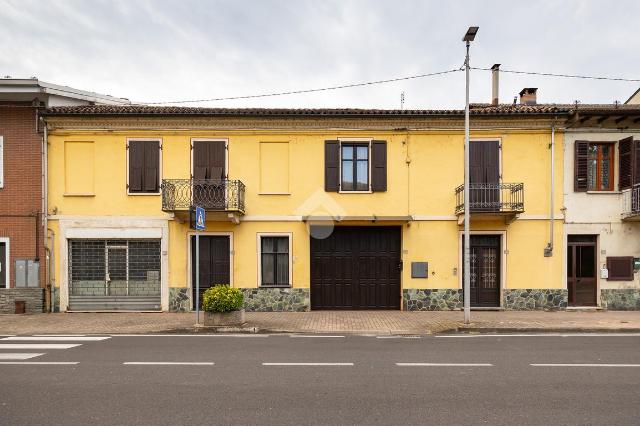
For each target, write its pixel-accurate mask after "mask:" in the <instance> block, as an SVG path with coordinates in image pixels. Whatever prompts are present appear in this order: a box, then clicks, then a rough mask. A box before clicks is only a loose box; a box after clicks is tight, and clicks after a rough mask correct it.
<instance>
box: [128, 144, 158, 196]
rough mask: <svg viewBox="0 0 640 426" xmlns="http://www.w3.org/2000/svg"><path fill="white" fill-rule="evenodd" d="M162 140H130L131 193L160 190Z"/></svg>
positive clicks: (129, 177)
mask: <svg viewBox="0 0 640 426" xmlns="http://www.w3.org/2000/svg"><path fill="white" fill-rule="evenodd" d="M160 149H161V147H160V141H159V140H129V142H128V153H129V158H128V162H129V170H128V179H129V180H128V184H127V187H128V190H129V193H130V194H157V193H159V191H160Z"/></svg>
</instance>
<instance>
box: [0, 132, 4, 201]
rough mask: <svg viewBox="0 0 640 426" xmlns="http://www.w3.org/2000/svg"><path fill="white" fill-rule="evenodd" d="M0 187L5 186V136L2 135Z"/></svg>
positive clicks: (0, 140)
mask: <svg viewBox="0 0 640 426" xmlns="http://www.w3.org/2000/svg"><path fill="white" fill-rule="evenodd" d="M0 188H4V136H2V135H0Z"/></svg>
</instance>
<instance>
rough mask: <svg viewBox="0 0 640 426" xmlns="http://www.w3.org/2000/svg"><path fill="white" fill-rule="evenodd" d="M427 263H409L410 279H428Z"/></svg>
mask: <svg viewBox="0 0 640 426" xmlns="http://www.w3.org/2000/svg"><path fill="white" fill-rule="evenodd" d="M428 277H429V262H411V278H428Z"/></svg>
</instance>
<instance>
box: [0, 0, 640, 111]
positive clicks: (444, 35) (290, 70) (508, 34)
mask: <svg viewBox="0 0 640 426" xmlns="http://www.w3.org/2000/svg"><path fill="white" fill-rule="evenodd" d="M637 16H640V4H639V3H637V2H634V1H622V0H618V1H616V2H610V1H590V2H584V1H564V2H558V1H551V0H548V1H538V2H535V1H529V2H513V1H482V2H477V1H465V2H460V1H459V2H441V1H429V2H427V1H419V0H418V1H408V0H407V1H401V2H400V1H396V2H390V1H374V0H370V1H365V0H353V1H351V0H346V1H295V2H294V1H284V0H282V1H278V0H273V1H268V0H260V1H259V0H254V1H244V2H234V1H180V2H178V1H162V0H154V1H138V0H129V1H61V0H58V1H50V2H46V3H45V2H40V1H24V0H22V1H19V0H0V39H2V40H3V41H4V42H3V43H0V74H2V75H7V74H8V75H12V76H14V77H29V76H32V75H36V76H38V77H39V78H40V79H42V80H45V81H50V82H53V83H58V84H66V85H70V86H74V87H77V88H81V89H87V90H93V91H98V92H103V93H108V94H112V95H116V96H124V97H128V98H130V99H133V100H138V101H167V100H179V99H201V98H211V97H226V96H236V95H247V94H254V93H265V92H274V91H288V90H295V89H308V88H314V87H324V86H332V85H335V84H343V83H351V82H359V81H371V80H378V79H385V78H392V77H398V76H406V75H415V74H422V73H427V72H433V71H440V70H445V69H452V68H457V67H459V66H460V65H461V64H462V62H463V56H464V46H463V43H462V42H461V41H460V39H461V37H462V35H463V33H464V32H465V30H466V28H467V27H468V26H469V25H479V26H480V31H479V33H478V37H477V39H476V41H475V42H474V43H473V46H472V65H475V66H482V67H489V66H491V65H492V64H493V63H496V62H498V63H501V64H502V67H503V68H504V69H516V70H534V71H546V72H559V73H569V74H592V75H611V76H622V77H630V78H638V77H639V76H640V73H639V72H638V70H639V69H640V66H639V65H640V58H639V57H638V55H635V54H634V52H638V51H640V38H638V37H637V36H636V35H635V26H636V25H637V24H636V22H635V21H636V20H637V19H636V18H637ZM490 79H491V77H490V73H488V72H484V71H475V72H473V73H472V96H471V97H472V100H473V101H475V102H482V101H488V100H489V97H490V89H491V84H490ZM463 85H464V75H463V74H462V73H456V74H451V75H447V76H439V77H433V78H427V79H420V80H413V81H406V82H398V83H393V84H386V85H380V86H368V87H364V88H354V89H345V90H340V91H332V92H323V93H317V94H303V95H293V96H286V97H276V98H262V99H257V100H239V101H225V102H216V103H209V104H206V105H211V106H255V107H260V106H293V107H347V106H349V107H379V108H397V107H398V106H399V103H400V92H402V91H404V92H405V93H406V102H405V107H407V108H424V107H441V108H449V107H452V108H456V107H461V106H462V103H463V101H464V98H463V96H464V87H463ZM525 86H526V87H538V88H539V97H540V100H541V101H542V102H571V101H573V100H576V99H579V100H581V101H582V102H585V103H587V102H588V103H593V102H612V101H614V100H616V99H617V100H621V101H624V100H625V99H626V98H627V97H628V95H630V94H631V93H632V92H633V91H634V90H635V89H636V88H637V87H638V86H640V84H634V83H621V82H600V81H589V80H565V79H557V78H549V77H537V76H523V75H508V74H503V75H502V76H501V100H502V101H503V102H510V101H511V100H512V98H513V96H514V95H516V94H517V92H518V91H519V90H520V89H521V88H522V87H525Z"/></svg>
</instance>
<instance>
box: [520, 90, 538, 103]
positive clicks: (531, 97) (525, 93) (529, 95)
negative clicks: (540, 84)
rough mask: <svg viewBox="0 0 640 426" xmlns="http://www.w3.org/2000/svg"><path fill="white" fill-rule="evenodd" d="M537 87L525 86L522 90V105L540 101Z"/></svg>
mask: <svg viewBox="0 0 640 426" xmlns="http://www.w3.org/2000/svg"><path fill="white" fill-rule="evenodd" d="M537 91H538V88H537V87H525V88H524V89H522V90H521V91H520V105H535V104H537V103H538V101H537V96H536V92H537Z"/></svg>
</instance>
